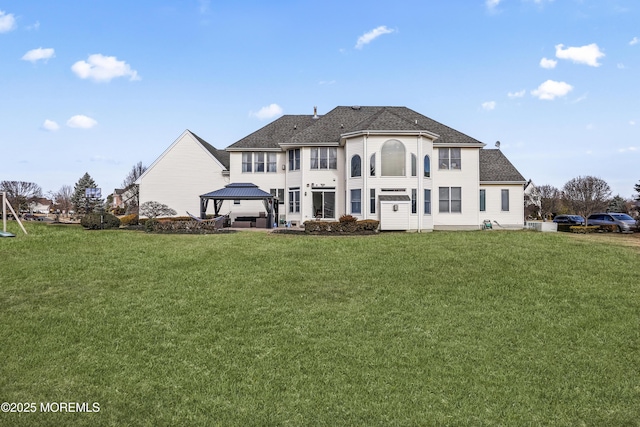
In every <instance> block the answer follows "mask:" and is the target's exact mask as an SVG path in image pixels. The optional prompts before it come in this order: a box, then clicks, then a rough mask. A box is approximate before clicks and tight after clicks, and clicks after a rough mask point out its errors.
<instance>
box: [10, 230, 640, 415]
mask: <svg viewBox="0 0 640 427" xmlns="http://www.w3.org/2000/svg"><path fill="white" fill-rule="evenodd" d="M27 226H28V229H27V230H28V231H29V232H30V234H29V235H28V236H25V235H23V234H22V232H21V231H20V229H19V228H18V227H17V225H16V224H15V223H10V224H9V227H10V230H9V231H12V232H14V233H15V234H16V237H15V238H3V239H0V325H1V326H2V327H1V329H0V361H1V363H0V402H34V403H36V405H37V409H38V411H37V413H22V414H18V413H0V425H11V426H14V425H16V426H37V425H87V426H100V425H114V426H124V425H132V426H139V425H148V426H164V425H166V426H177V425H221V426H265V425H292V426H299V425H304V426H307V425H326V426H342V425H349V426H354V425H357V426H376V425H380V426H392V425H454V426H458V425H505V426H526V425H545V426H547V425H555V426H574V425H575V426H580V425H589V426H637V425H640V293H639V290H640V250H639V249H638V248H637V247H627V246H621V245H618V244H616V243H615V242H613V243H612V242H610V241H604V239H602V240H600V239H599V238H598V237H599V236H590V237H588V238H585V236H574V235H570V234H564V233H536V232H526V231H522V232H502V231H497V230H494V231H484V232H482V231H477V232H434V233H425V234H405V233H387V234H380V235H375V236H362V237H318V236H291V235H269V234H263V233H252V232H241V233H235V234H220V235H198V236H187V235H157V234H145V233H140V232H131V231H84V230H82V229H80V228H79V227H78V228H76V227H69V226H47V225H44V224H27ZM12 227H13V228H12ZM41 402H44V403H46V402H88V403H89V405H91V404H92V403H93V402H97V403H99V409H100V411H99V412H94V413H41V412H40V403H41Z"/></svg>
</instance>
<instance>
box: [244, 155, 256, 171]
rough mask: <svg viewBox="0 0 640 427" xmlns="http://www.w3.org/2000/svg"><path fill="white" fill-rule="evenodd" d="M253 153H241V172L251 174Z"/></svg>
mask: <svg viewBox="0 0 640 427" xmlns="http://www.w3.org/2000/svg"><path fill="white" fill-rule="evenodd" d="M252 158H253V153H242V172H251V170H252V169H251V166H252V163H253V162H252Z"/></svg>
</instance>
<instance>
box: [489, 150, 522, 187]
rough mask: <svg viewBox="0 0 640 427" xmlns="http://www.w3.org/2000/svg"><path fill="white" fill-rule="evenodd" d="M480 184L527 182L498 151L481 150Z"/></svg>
mask: <svg viewBox="0 0 640 427" xmlns="http://www.w3.org/2000/svg"><path fill="white" fill-rule="evenodd" d="M480 182H522V183H523V184H524V183H526V182H527V180H526V179H524V177H523V176H522V175H521V174H520V172H518V170H517V169H516V168H515V166H513V165H512V164H511V162H510V161H509V159H507V158H506V157H505V155H504V154H502V151H500V150H497V149H482V150H480Z"/></svg>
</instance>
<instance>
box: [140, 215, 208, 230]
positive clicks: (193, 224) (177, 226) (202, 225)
mask: <svg viewBox="0 0 640 427" xmlns="http://www.w3.org/2000/svg"><path fill="white" fill-rule="evenodd" d="M144 226H145V230H146V231H149V232H156V233H189V234H208V233H213V232H215V231H216V227H215V223H213V222H198V221H196V220H194V219H191V218H189V219H188V220H185V219H182V220H176V219H174V218H171V219H161V220H157V219H148V220H146V221H145V224H144Z"/></svg>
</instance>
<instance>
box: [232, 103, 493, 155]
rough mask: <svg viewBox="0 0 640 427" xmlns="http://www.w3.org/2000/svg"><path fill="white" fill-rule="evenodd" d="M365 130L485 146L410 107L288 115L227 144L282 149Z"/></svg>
mask: <svg viewBox="0 0 640 427" xmlns="http://www.w3.org/2000/svg"><path fill="white" fill-rule="evenodd" d="M365 131H374V132H375V131H377V132H383V131H389V132H402V133H406V132H412V133H420V132H425V133H430V134H435V135H433V136H434V137H437V138H436V140H435V143H436V144H473V145H480V146H482V145H484V144H483V143H482V142H480V141H478V140H477V139H475V138H471V137H470V136H468V135H465V134H463V133H461V132H458V131H457V130H455V129H452V128H450V127H448V126H445V125H443V124H441V123H439V122H436V121H435V120H432V119H430V118H429V117H426V116H424V115H422V114H420V113H417V112H415V111H413V110H411V109H409V108H407V107H371V106H368V107H360V106H354V107H344V106H342V107H336V108H334V109H333V110H331V111H329V112H328V113H327V114H325V115H323V116H315V118H314V116H312V115H286V116H282V117H280V118H279V119H277V120H275V121H274V122H271V123H270V124H268V125H266V126H265V127H263V128H261V129H259V130H257V131H256V132H254V133H252V134H251V135H249V136H247V137H245V138H243V139H241V140H239V141H237V142H236V143H234V144H232V145H230V146H229V147H227V150H228V151H235V150H243V149H280V144H309V145H311V144H318V143H320V144H326V143H334V144H339V143H340V142H341V140H342V138H343V137H344V135H348V134H352V133H357V132H365Z"/></svg>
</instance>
